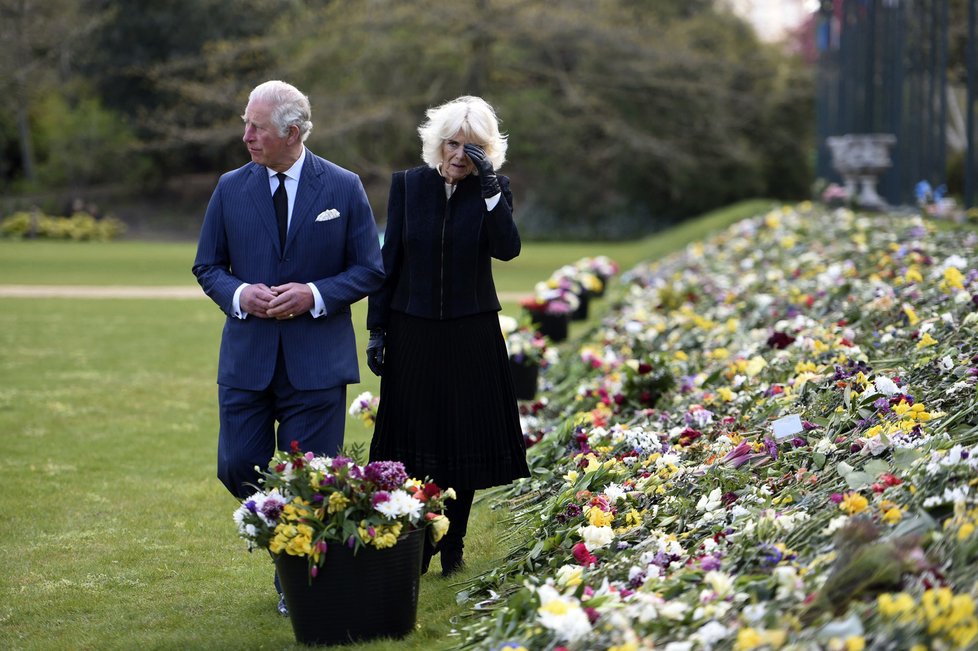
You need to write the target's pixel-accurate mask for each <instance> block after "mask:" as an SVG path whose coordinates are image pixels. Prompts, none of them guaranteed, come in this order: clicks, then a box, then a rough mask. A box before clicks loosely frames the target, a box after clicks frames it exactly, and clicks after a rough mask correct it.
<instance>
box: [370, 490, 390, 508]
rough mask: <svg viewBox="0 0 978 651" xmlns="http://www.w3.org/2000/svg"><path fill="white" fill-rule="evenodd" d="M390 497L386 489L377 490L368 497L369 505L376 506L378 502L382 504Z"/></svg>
mask: <svg viewBox="0 0 978 651" xmlns="http://www.w3.org/2000/svg"><path fill="white" fill-rule="evenodd" d="M390 498H391V494H390V493H388V492H387V491H377V492H376V493H374V496H373V497H372V498H370V506H373V507H375V508H376V506H377V505H378V504H382V503H384V502H386V501H388V500H389V499H390Z"/></svg>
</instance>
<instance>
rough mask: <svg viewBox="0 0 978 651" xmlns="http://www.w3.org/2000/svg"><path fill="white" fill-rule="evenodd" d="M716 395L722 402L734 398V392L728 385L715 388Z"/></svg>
mask: <svg viewBox="0 0 978 651" xmlns="http://www.w3.org/2000/svg"><path fill="white" fill-rule="evenodd" d="M717 395H718V396H720V399H721V400H723V401H724V402H731V401H733V399H734V392H733V390H731V389H730V388H729V387H720V388H719V389H717Z"/></svg>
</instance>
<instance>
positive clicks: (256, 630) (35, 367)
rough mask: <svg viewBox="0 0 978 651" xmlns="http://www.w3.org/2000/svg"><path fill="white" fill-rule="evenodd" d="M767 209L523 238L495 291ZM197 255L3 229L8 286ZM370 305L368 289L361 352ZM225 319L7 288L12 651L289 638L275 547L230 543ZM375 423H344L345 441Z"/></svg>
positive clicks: (2, 577) (481, 567) (444, 592)
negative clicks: (221, 398)
mask: <svg viewBox="0 0 978 651" xmlns="http://www.w3.org/2000/svg"><path fill="white" fill-rule="evenodd" d="M767 205H768V204H767V203H764V202H753V203H748V204H739V205H738V206H735V207H734V208H732V209H730V210H727V211H721V212H717V213H712V214H710V215H707V216H705V217H704V218H701V219H700V220H695V221H694V222H690V223H688V224H686V225H684V226H682V227H680V228H678V229H674V230H672V231H668V232H666V233H663V234H661V235H660V236H657V237H655V238H650V239H647V240H642V241H639V242H632V243H627V244H601V245H580V244H573V245H570V244H569V245H557V244H527V245H526V246H525V247H524V251H523V254H522V255H521V256H520V258H518V259H517V260H516V261H513V262H512V263H507V264H501V265H498V267H497V281H498V287H499V289H500V291H509V292H528V291H529V290H530V289H531V288H532V285H533V284H534V283H535V282H537V281H539V280H542V279H543V278H544V277H546V276H547V275H548V274H549V273H550V271H552V270H553V269H555V268H556V267H557V266H559V265H561V264H564V263H566V262H572V261H574V260H576V259H577V258H579V257H581V256H583V255H598V254H605V255H609V256H611V257H612V258H614V259H616V260H618V261H619V262H620V263H621V264H622V267H623V268H628V267H629V266H631V265H633V264H634V263H635V262H637V261H639V260H641V259H644V258H649V257H655V256H658V255H661V254H663V253H665V252H668V251H671V250H674V249H676V248H679V247H682V246H684V245H685V244H686V243H687V242H689V241H691V240H693V239H696V238H698V237H701V236H702V235H703V234H704V233H705V232H706V231H709V230H712V229H715V228H719V227H722V226H724V225H726V224H728V223H731V222H733V221H736V220H737V219H740V218H742V217H745V216H748V215H752V214H756V213H758V212H761V211H762V210H764V209H765V208H766V207H767ZM193 253H194V247H193V245H192V244H169V243H168V244H160V243H142V242H119V243H109V244H96V243H56V242H11V241H0V285H3V284H33V283H37V284H96V285H113V284H114V285H147V286H152V285H189V286H192V285H193V284H194V280H193V278H192V276H191V274H190V266H191V264H192V259H193ZM599 307H602V306H600V305H599ZM504 311H505V312H507V313H509V314H512V315H514V316H516V315H517V314H518V306H517V305H516V304H515V303H513V302H508V303H507V304H506V305H505V306H504ZM364 312H365V304H364V302H362V301H361V302H360V303H358V304H357V305H356V306H355V309H354V319H355V322H356V324H357V329H358V336H360V341H361V348H362V347H363V345H364V343H365V338H364V337H363V336H362V334H363V322H364ZM222 323H223V316H222V315H221V313H220V312H219V311H218V310H217V308H216V307H215V306H214V305H213V304H212V303H210V302H209V301H207V300H175V299H168V300H150V299H139V300H136V299H132V300H119V299H98V300H97V299H70V300H69V299H21V298H0V440H2V446H3V447H2V449H3V452H4V453H3V455H2V456H0V471H2V475H3V478H4V480H5V481H4V482H3V484H4V488H5V489H4V491H3V493H2V495H0V551H2V553H3V558H4V562H3V569H2V570H0V648H2V649H131V648H137V647H138V648H143V649H191V648H192V649H198V648H203V649H262V648H275V649H283V648H295V645H294V642H293V637H292V631H291V628H290V626H289V624H288V622H287V620H285V619H282V618H281V617H279V616H278V615H277V614H276V613H275V612H274V605H275V595H274V590H273V588H272V584H271V577H272V570H271V564H270V561H269V559H268V558H267V556H264V555H262V554H251V555H249V554H248V553H247V552H246V551H245V547H244V543H243V542H241V541H240V540H238V539H237V537H236V534H235V531H234V526H233V523H232V521H231V512H232V511H233V509H234V508H235V506H236V504H235V501H234V500H233V499H232V498H231V497H230V496H229V495H228V494H227V493H226V491H225V490H224V488H223V487H222V486H221V484H220V482H218V480H217V479H216V477H215V447H216V432H217V396H216V385H215V383H214V378H215V375H216V365H217V349H218V340H219V337H220V331H221V326H222ZM586 327H587V324H575V326H574V330H572V335H574V334H579V333H580V332H582V331H583V329H584V328H586ZM565 347H566V348H568V350H569V351H570V350H572V348H571V347H572V344H567V345H566V346H565ZM362 354H363V351H362V350H361V356H362ZM361 368H364V369H365V368H366V367H365V365H363V364H361ZM363 380H364V381H363V383H362V384H359V385H354V386H351V387H350V398H352V397H353V396H354V395H355V394H356V393H358V392H359V391H365V390H369V391H373V392H376V391H377V381H376V378H374V377H373V376H372V375H370V374H369V373H368V372H366V371H365V373H364V377H363ZM369 437H370V432H369V431H368V430H367V429H366V428H365V427H364V426H363V425H362V424H360V423H359V422H352V421H351V422H349V423H348V428H347V440H348V441H349V442H356V441H361V442H364V443H366V442H367V441H369ZM504 517H505V516H504V514H499V513H496V512H492V511H490V510H489V509H488V508H487V506H485V505H481V506H479V507H478V508H477V510H476V513H475V515H474V517H473V523H472V526H471V527H470V535H469V537H468V540H467V543H468V546H467V548H466V558H467V560H468V564H469V565H468V570H467V571H466V572H465V573H463V575H462V578H463V579H464V578H468V577H471V576H474V575H476V574H478V573H480V572H483V571H486V570H488V569H490V568H491V567H492V566H493V562H494V559H496V558H499V557H500V556H502V555H503V553H504V552H505V551H506V544H507V542H506V534H507V532H506V530H505V527H504V526H503V524H502V522H503V519H504ZM456 589H457V587H456V586H455V585H453V584H452V583H451V582H449V581H447V580H444V579H442V578H441V577H440V576H439V575H438V574H437V573H433V575H429V576H425V577H424V579H423V580H422V592H421V596H420V605H419V615H418V617H419V621H418V624H419V628H418V631H417V632H416V633H414V634H412V635H411V636H410V637H409V638H408V639H406V640H404V641H403V642H401V643H400V644H399V645H398V648H404V649H425V650H426V651H430V650H432V649H441V648H445V647H447V646H450V645H451V644H452V641H453V638H452V637H451V636H450V631H451V628H452V623H451V622H452V618H453V617H454V616H456V615H459V614H460V613H463V612H465V610H466V609H465V608H464V607H463V606H458V605H456V603H455V592H456ZM364 607H365V608H369V607H370V604H364ZM389 646H390V645H389V644H385V643H375V644H367V645H359V646H354V647H350V648H352V649H377V650H379V649H384V648H389Z"/></svg>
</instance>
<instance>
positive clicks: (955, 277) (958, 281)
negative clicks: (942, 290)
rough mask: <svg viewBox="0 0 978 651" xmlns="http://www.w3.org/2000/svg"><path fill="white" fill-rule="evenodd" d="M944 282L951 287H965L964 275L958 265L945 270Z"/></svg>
mask: <svg viewBox="0 0 978 651" xmlns="http://www.w3.org/2000/svg"><path fill="white" fill-rule="evenodd" d="M944 284H945V286H947V287H949V288H951V289H964V275H963V274H962V273H961V270H960V269H958V268H957V267H948V268H947V269H945V270H944Z"/></svg>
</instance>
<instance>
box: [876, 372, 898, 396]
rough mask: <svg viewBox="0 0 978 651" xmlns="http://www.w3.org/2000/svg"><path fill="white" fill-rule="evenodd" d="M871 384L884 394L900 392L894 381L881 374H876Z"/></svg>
mask: <svg viewBox="0 0 978 651" xmlns="http://www.w3.org/2000/svg"><path fill="white" fill-rule="evenodd" d="M873 385H874V386H875V387H876V391H877V392H879V393H882V394H883V395H884V396H892V395H894V394H897V393H900V388H899V387H898V386H897V385H896V382H894V381H893V380H891V379H890V378H888V377H885V376H883V375H878V376H877V377H876V380H874V381H873Z"/></svg>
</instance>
